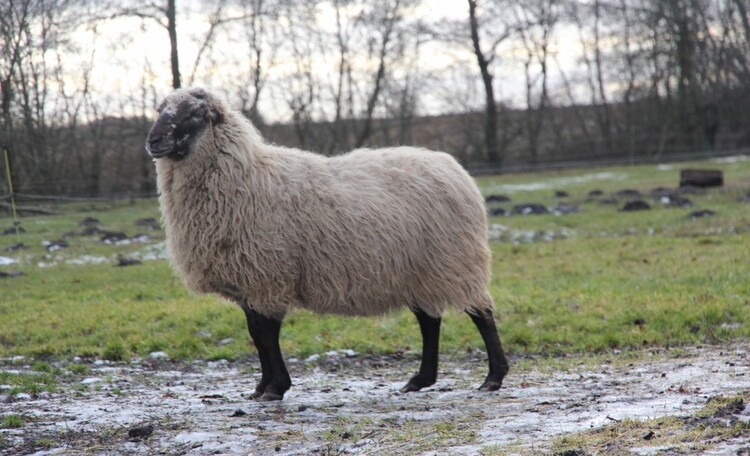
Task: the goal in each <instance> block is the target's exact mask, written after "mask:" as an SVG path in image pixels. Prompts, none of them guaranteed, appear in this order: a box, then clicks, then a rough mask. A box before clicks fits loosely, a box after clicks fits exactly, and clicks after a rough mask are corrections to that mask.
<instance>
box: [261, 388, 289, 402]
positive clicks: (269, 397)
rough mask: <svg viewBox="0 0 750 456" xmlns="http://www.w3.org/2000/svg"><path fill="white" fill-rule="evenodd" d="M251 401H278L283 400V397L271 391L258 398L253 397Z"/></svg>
mask: <svg viewBox="0 0 750 456" xmlns="http://www.w3.org/2000/svg"><path fill="white" fill-rule="evenodd" d="M253 399H255V400H256V401H258V402H271V401H280V400H282V399H284V395H283V394H279V393H274V392H273V391H266V392H265V393H263V394H261V395H260V396H257V397H254V398H253Z"/></svg>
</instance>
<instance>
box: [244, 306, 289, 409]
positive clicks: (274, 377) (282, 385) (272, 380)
mask: <svg viewBox="0 0 750 456" xmlns="http://www.w3.org/2000/svg"><path fill="white" fill-rule="evenodd" d="M242 309H243V310H244V311H245V317H246V318H247V329H248V331H249V332H250V337H251V338H252V339H253V343H255V347H256V348H257V349H258V358H260V370H261V378H260V382H259V383H258V385H257V386H256V387H255V392H254V393H253V394H252V397H253V398H254V399H258V400H260V401H280V400H281V399H283V398H284V393H286V392H287V390H288V389H289V388H290V387H291V386H292V379H291V378H290V377H289V372H288V371H287V370H286V364H284V358H283V357H282V356H281V348H280V347H279V332H280V331H281V320H276V319H273V318H269V317H266V316H263V315H261V314H259V313H258V312H256V311H255V310H253V309H251V308H250V307H248V306H247V305H243V306H242Z"/></svg>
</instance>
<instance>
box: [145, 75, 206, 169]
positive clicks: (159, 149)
mask: <svg viewBox="0 0 750 456" xmlns="http://www.w3.org/2000/svg"><path fill="white" fill-rule="evenodd" d="M157 111H158V113H159V118H158V119H156V122H154V125H153V126H152V127H151V131H149V133H148V139H147V141H146V150H147V151H148V153H149V154H150V155H151V157H153V158H162V157H168V158H171V159H173V160H181V159H184V158H185V157H187V156H189V155H190V154H191V153H192V152H193V150H194V149H195V146H196V143H197V139H198V138H199V137H200V136H201V134H203V132H204V131H205V130H206V127H207V126H209V124H210V123H216V122H217V120H218V119H217V118H216V117H217V116H216V114H215V111H213V110H212V109H211V108H210V105H209V101H208V100H207V95H206V92H205V91H203V90H202V89H187V90H180V91H177V92H175V93H174V94H172V95H170V96H169V97H167V98H166V99H165V100H164V101H163V102H162V104H161V105H160V106H159V108H158V109H157Z"/></svg>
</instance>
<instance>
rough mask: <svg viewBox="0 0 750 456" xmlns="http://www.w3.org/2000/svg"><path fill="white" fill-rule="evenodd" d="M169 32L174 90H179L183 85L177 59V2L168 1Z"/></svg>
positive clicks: (173, 0)
mask: <svg viewBox="0 0 750 456" xmlns="http://www.w3.org/2000/svg"><path fill="white" fill-rule="evenodd" d="M167 31H168V32H169V46H170V48H171V61H172V88H173V89H179V88H180V86H181V83H180V62H179V59H178V58H177V14H176V10H175V0H167Z"/></svg>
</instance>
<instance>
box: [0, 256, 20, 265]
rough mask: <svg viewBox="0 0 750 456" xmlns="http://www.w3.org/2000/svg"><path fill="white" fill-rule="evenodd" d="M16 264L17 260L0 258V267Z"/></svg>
mask: <svg viewBox="0 0 750 456" xmlns="http://www.w3.org/2000/svg"><path fill="white" fill-rule="evenodd" d="M16 263H18V260H16V259H15V258H10V257H4V256H0V266H10V265H11V264H16Z"/></svg>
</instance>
